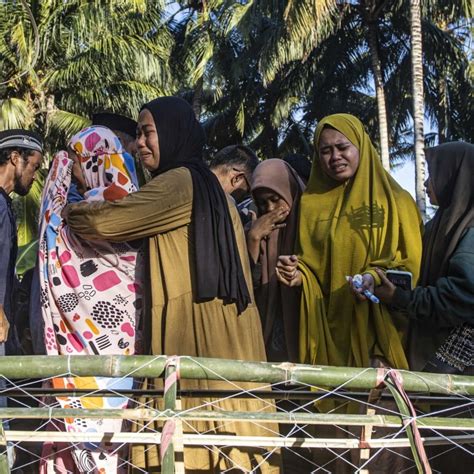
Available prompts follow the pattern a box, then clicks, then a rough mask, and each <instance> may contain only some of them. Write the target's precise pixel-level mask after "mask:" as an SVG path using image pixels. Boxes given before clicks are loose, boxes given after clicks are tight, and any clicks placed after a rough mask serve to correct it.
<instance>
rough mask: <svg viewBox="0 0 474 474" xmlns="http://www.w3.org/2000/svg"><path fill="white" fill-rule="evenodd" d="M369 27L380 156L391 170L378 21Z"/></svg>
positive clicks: (384, 165) (370, 23)
mask: <svg viewBox="0 0 474 474" xmlns="http://www.w3.org/2000/svg"><path fill="white" fill-rule="evenodd" d="M368 28H369V37H368V39H369V50H370V58H371V61H372V73H373V75H374V81H375V94H376V97H377V112H378V117H379V135H380V157H381V159H382V165H383V167H384V168H385V169H386V170H387V171H390V155H389V147H388V119H387V107H386V104H385V91H384V89H383V74H382V64H381V62H380V57H379V46H378V39H377V23H376V21H375V19H370V20H369V21H368Z"/></svg>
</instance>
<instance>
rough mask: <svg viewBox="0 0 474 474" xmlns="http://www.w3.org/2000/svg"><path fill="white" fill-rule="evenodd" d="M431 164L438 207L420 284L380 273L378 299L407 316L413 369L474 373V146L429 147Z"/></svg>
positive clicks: (426, 241)
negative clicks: (407, 285)
mask: <svg viewBox="0 0 474 474" xmlns="http://www.w3.org/2000/svg"><path fill="white" fill-rule="evenodd" d="M426 160H427V163H428V170H429V176H430V177H429V179H428V180H427V182H426V186H427V191H428V196H429V198H430V201H431V203H432V204H434V205H437V206H439V208H438V210H437V211H436V214H435V216H434V218H433V219H432V220H431V221H430V222H429V223H428V225H427V230H426V233H425V236H424V240H423V258H422V263H421V277H420V282H419V286H418V287H417V288H415V289H414V290H413V291H404V290H401V289H400V288H396V287H395V286H394V285H392V284H391V283H390V282H389V281H388V280H387V279H386V277H385V276H384V275H383V273H382V272H381V271H380V272H379V275H380V276H381V278H382V283H383V285H382V286H380V287H378V288H377V289H376V295H377V296H378V297H379V298H380V299H381V300H382V301H383V302H384V303H388V304H392V305H394V306H396V307H399V308H402V309H405V310H406V311H407V312H408V315H409V317H410V325H411V328H410V347H409V351H410V353H409V356H410V366H411V369H412V370H425V371H428V372H442V373H463V374H472V373H473V369H474V364H473V355H474V312H473V308H474V145H471V144H469V143H463V142H453V143H445V144H443V145H440V146H437V147H434V148H429V149H428V150H427V151H426Z"/></svg>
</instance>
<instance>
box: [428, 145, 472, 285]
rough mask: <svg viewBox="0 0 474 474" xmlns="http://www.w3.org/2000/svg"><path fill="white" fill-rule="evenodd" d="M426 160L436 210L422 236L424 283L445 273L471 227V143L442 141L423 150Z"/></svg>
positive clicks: (434, 280)
mask: <svg viewBox="0 0 474 474" xmlns="http://www.w3.org/2000/svg"><path fill="white" fill-rule="evenodd" d="M426 161H427V163H428V171H429V175H430V179H431V182H432V185H433V191H434V193H435V196H436V199H437V201H438V204H439V209H438V210H437V211H436V214H435V216H434V217H433V219H432V220H431V221H430V222H429V224H428V225H427V231H426V233H425V236H424V238H423V258H422V262H421V277H420V284H421V285H423V286H426V285H430V284H434V282H436V280H437V279H438V278H440V277H442V276H445V275H446V271H447V267H448V263H449V259H450V258H451V256H452V254H453V252H454V251H455V250H456V247H457V246H458V244H459V241H460V240H461V239H462V237H463V235H464V233H465V232H466V230H467V229H468V228H469V227H473V226H474V207H473V206H474V145H471V144H469V143H464V142H451V143H443V144H442V145H439V146H436V147H433V148H428V149H427V150H426Z"/></svg>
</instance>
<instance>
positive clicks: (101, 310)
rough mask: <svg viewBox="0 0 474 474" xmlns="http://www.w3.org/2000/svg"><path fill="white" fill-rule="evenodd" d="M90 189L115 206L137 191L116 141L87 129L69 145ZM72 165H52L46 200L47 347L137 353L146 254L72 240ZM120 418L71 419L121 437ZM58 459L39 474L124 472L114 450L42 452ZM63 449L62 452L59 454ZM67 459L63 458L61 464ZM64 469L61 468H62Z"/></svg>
mask: <svg viewBox="0 0 474 474" xmlns="http://www.w3.org/2000/svg"><path fill="white" fill-rule="evenodd" d="M70 146H71V148H72V149H73V150H74V151H75V152H76V154H77V156H78V158H79V160H80V162H81V169H82V172H83V174H84V178H85V181H86V184H87V188H88V191H87V192H86V193H85V195H84V198H85V202H90V201H103V200H117V199H121V198H122V197H124V196H126V195H127V194H129V193H131V192H134V191H136V188H135V186H134V185H133V183H132V182H131V180H130V178H129V174H128V172H127V169H126V167H125V164H124V158H123V154H122V147H121V144H120V142H119V140H118V138H117V137H116V136H115V135H114V134H113V133H112V132H111V131H110V130H109V129H107V128H105V127H90V128H86V129H85V130H83V131H81V132H80V133H79V134H77V135H76V136H74V137H73V138H72V140H71V142H70ZM72 166H73V161H72V160H70V159H69V157H68V154H67V153H66V152H64V151H62V152H59V153H58V154H57V155H56V156H55V158H54V161H53V164H52V168H51V171H50V173H49V176H48V179H47V181H46V185H45V189H44V191H43V198H42V208H41V215H42V219H43V221H42V224H41V230H40V239H41V240H40V251H39V260H40V281H41V302H42V313H43V318H44V322H45V344H46V350H47V353H48V354H49V355H59V354H61V355H69V354H72V355H93V354H117V355H132V354H134V353H135V344H136V342H137V338H136V327H137V326H138V319H139V316H140V313H141V293H142V292H141V278H140V271H141V268H142V265H141V264H140V262H141V258H142V255H141V252H139V251H137V249H134V248H133V247H131V246H130V245H129V244H127V243H120V244H119V243H109V242H99V241H94V242H87V241H84V240H82V239H80V238H79V237H78V236H76V235H74V234H73V233H72V232H71V231H70V230H69V229H68V227H67V225H66V224H65V223H64V221H63V219H62V218H61V211H62V209H63V207H64V206H65V205H66V204H67V193H68V190H69V186H70V183H71V170H72ZM132 384H133V379H132V378H131V377H130V378H126V379H121V380H118V379H113V378H104V377H65V378H57V379H54V380H53V386H54V387H55V388H64V387H67V388H77V389H87V390H90V391H91V392H92V391H94V390H100V389H105V388H112V389H114V390H118V389H131V388H132ZM58 402H59V403H60V405H61V407H62V408H89V409H90V408H125V407H126V405H127V399H126V398H124V397H119V396H118V397H98V398H92V397H83V398H76V397H61V398H58ZM121 428H122V421H121V420H101V419H98V420H84V419H67V420H65V429H66V430H67V431H70V432H71V431H72V432H111V433H112V432H119V431H121ZM48 449H49V451H50V452H51V451H53V452H56V453H57V455H56V459H55V460H54V461H52V460H51V459H43V464H42V469H41V472H43V473H50V472H70V471H69V470H66V469H67V468H65V466H67V465H70V464H71V463H70V460H68V459H67V457H68V456H69V454H68V453H69V452H70V453H71V454H72V457H73V459H74V464H75V466H76V469H77V472H87V473H112V472H120V469H119V467H120V461H119V454H121V456H123V453H120V450H119V449H118V448H117V446H107V447H106V448H105V447H103V446H100V447H99V446H97V445H94V444H93V443H84V444H78V445H76V446H75V447H74V448H72V449H66V450H64V449H63V450H61V449H59V445H58V446H54V447H53V449H52V447H51V446H48V447H45V451H44V452H46V451H47V450H48ZM60 451H61V454H63V456H61V454H59V453H60ZM61 458H62V459H61ZM61 466H63V467H61Z"/></svg>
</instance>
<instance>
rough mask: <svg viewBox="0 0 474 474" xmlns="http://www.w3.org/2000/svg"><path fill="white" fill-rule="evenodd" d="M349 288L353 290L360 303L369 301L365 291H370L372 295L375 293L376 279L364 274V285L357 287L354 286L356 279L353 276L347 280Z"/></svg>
mask: <svg viewBox="0 0 474 474" xmlns="http://www.w3.org/2000/svg"><path fill="white" fill-rule="evenodd" d="M347 281H348V283H349V286H350V288H351V290H352V293H353V294H354V296H355V297H356V299H358V300H359V301H367V300H368V298H367V296H365V295H364V291H370V293H372V294H373V293H374V286H375V282H374V277H373V276H372V275H371V274H370V273H364V274H362V285H360V286H356V285H355V284H354V279H353V277H352V276H350V277H348V278H347Z"/></svg>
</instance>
